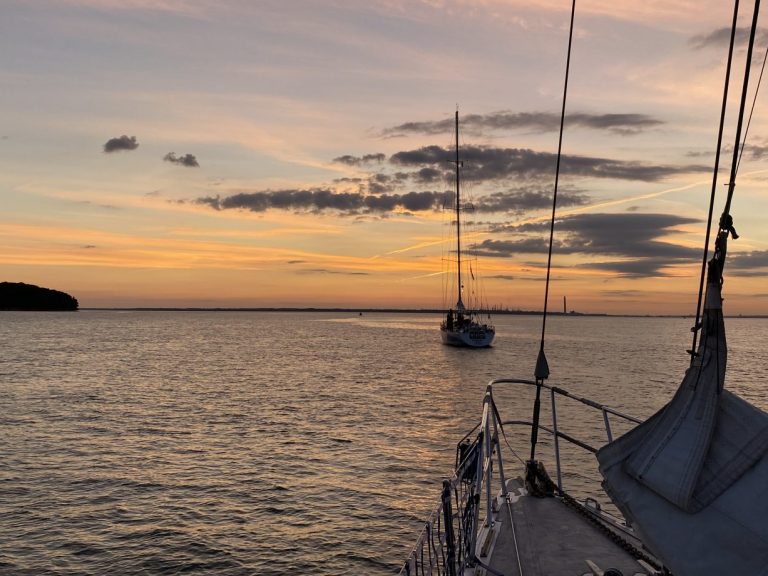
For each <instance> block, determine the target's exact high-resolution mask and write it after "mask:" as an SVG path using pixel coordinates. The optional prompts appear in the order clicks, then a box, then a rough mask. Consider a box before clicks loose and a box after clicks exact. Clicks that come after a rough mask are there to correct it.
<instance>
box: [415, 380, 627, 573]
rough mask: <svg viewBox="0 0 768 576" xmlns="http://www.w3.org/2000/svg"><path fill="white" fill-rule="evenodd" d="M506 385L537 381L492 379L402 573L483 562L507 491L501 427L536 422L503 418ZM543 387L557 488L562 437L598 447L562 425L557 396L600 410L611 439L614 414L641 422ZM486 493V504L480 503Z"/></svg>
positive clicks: (445, 569) (546, 429)
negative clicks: (484, 540) (499, 500)
mask: <svg viewBox="0 0 768 576" xmlns="http://www.w3.org/2000/svg"><path fill="white" fill-rule="evenodd" d="M507 384H512V385H518V386H530V387H534V388H535V387H536V386H537V385H538V384H537V383H536V382H535V381H533V380H524V379H511V378H500V379H496V380H493V381H491V382H490V383H489V384H488V386H487V388H486V392H485V397H484V399H483V416H482V419H481V421H480V424H479V425H478V426H477V427H476V428H475V429H473V431H472V432H470V434H468V435H467V436H465V437H464V438H463V439H462V441H461V442H460V443H459V444H460V446H461V445H462V444H463V445H464V446H465V448H464V449H463V451H462V452H461V453H462V457H461V458H460V459H458V465H457V466H456V471H455V473H454V475H453V477H452V478H450V479H448V480H444V481H443V492H442V496H441V500H440V503H439V504H438V506H437V508H436V509H435V511H434V512H433V513H432V515H431V516H430V518H429V520H427V522H426V523H425V526H424V529H423V530H422V532H421V534H420V535H419V537H418V539H417V541H416V545H415V546H414V548H413V549H412V551H411V553H410V554H409V555H408V557H407V560H406V561H405V563H404V565H403V567H402V569H401V570H400V574H401V575H404V576H417V575H422V576H427V575H430V576H432V575H438V576H443V575H445V576H458V575H461V574H463V573H464V569H465V568H468V567H472V566H474V565H476V564H477V563H479V560H478V558H477V556H476V551H477V547H478V537H479V534H480V533H481V532H482V531H485V532H487V531H488V530H490V529H491V528H492V521H493V517H494V510H493V503H494V494H495V493H499V492H500V493H501V495H502V496H504V497H506V496H507V482H506V478H505V475H504V463H503V460H502V456H501V446H500V444H499V430H502V429H503V426H505V425H523V426H531V427H532V426H533V422H531V421H528V420H504V421H503V420H502V419H501V417H500V416H499V412H498V410H497V409H496V404H495V402H494V398H493V388H494V386H497V387H498V386H501V385H507ZM541 386H542V389H543V390H548V391H549V394H550V404H551V412H552V424H551V426H545V425H543V424H541V423H539V430H542V431H544V432H547V433H549V434H550V435H551V436H552V437H553V438H554V452H555V465H556V473H557V487H558V490H560V491H561V492H562V491H563V481H562V476H563V474H562V463H561V457H560V440H561V439H563V440H565V441H567V442H569V443H571V444H574V445H576V446H578V447H580V448H582V449H584V450H587V451H589V452H592V453H595V452H597V450H598V449H597V448H595V447H594V446H592V445H590V444H589V443H588V442H586V441H584V440H581V439H579V438H576V437H574V436H572V435H570V434H567V433H566V432H563V431H562V430H560V429H559V428H558V422H557V408H558V405H557V399H558V398H559V397H562V398H565V399H568V400H572V401H575V402H577V403H580V404H582V405H584V406H587V407H588V408H591V409H594V410H598V411H599V412H600V413H601V414H602V420H603V427H604V430H605V435H606V440H607V441H608V442H611V441H612V440H613V431H612V427H611V417H614V418H619V419H621V420H624V421H626V422H630V423H634V424H639V423H640V422H641V420H639V419H637V418H635V417H633V416H630V415H628V414H624V413H623V412H620V411H619V410H615V409H613V408H611V407H609V406H605V405H603V404H600V403H598V402H595V401H593V400H590V399H588V398H583V397H581V396H577V395H575V394H572V393H570V392H568V391H567V390H564V389H562V388H558V387H556V386H549V385H548V384H546V383H542V384H541ZM475 431H477V435H476V436H475V438H474V440H470V436H471V434H472V433H474V432H475ZM458 452H459V449H458V448H457V453H458ZM494 454H495V455H496V456H497V458H496V464H497V465H498V474H497V481H498V487H497V488H494V486H493V479H494ZM483 493H484V495H485V498H484V506H483V507H481V500H482V499H483V498H482V496H483ZM481 519H482V530H481Z"/></svg>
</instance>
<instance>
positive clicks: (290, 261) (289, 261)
mask: <svg viewBox="0 0 768 576" xmlns="http://www.w3.org/2000/svg"><path fill="white" fill-rule="evenodd" d="M305 262H306V260H288V262H286V264H304V263H305Z"/></svg>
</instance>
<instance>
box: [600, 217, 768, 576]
mask: <svg viewBox="0 0 768 576" xmlns="http://www.w3.org/2000/svg"><path fill="white" fill-rule="evenodd" d="M727 237H728V232H727V231H721V233H720V234H719V237H718V250H716V254H715V257H714V258H713V259H712V260H711V261H710V263H709V273H708V280H707V291H706V297H705V305H704V315H703V325H702V334H701V341H700V344H699V346H698V349H697V351H696V352H697V353H696V357H695V359H694V361H693V363H692V364H691V366H690V368H689V369H688V370H687V372H686V374H685V377H684V378H683V381H682V383H681V384H680V387H679V388H678V390H677V392H676V394H675V396H674V397H673V398H672V400H671V401H670V402H669V404H667V405H666V406H665V407H664V408H662V409H661V410H660V411H659V412H657V413H656V414H655V415H653V416H652V417H651V418H649V419H648V420H647V421H646V422H644V423H643V424H641V425H639V426H637V427H636V428H634V429H633V430H631V431H630V432H628V433H627V434H625V435H624V436H622V437H621V438H619V439H617V440H616V441H614V442H612V443H610V444H608V445H607V446H605V447H603V448H602V449H601V450H600V451H599V452H598V454H597V458H598V461H599V463H600V472H601V474H602V475H603V479H604V481H603V487H604V488H605V490H606V492H607V493H608V495H609V496H610V497H611V499H612V500H613V502H614V503H615V504H616V505H617V506H618V507H619V508H620V509H621V511H622V513H623V514H624V516H625V518H626V519H627V521H628V522H630V523H631V524H632V525H633V527H634V528H635V530H636V531H637V532H638V533H639V534H640V536H641V538H642V539H643V541H644V542H645V544H646V545H647V546H648V548H649V549H650V550H651V551H652V552H653V553H654V554H655V555H656V556H657V557H659V558H660V559H661V560H662V561H663V562H664V563H665V564H666V565H667V566H668V567H669V568H670V569H671V570H672V572H673V573H674V574H676V575H677V576H687V575H696V576H707V575H726V574H739V575H744V576H746V575H753V574H754V575H758V574H760V575H766V574H768V521H766V518H768V457H767V454H768V414H766V413H765V412H763V411H762V410H760V409H759V408H757V407H755V406H752V405H751V404H749V403H748V402H746V401H745V400H743V399H741V398H739V397H738V396H736V395H735V394H733V393H731V392H728V391H727V390H725V389H724V384H725V374H726V370H725V369H726V355H727V351H726V340H725V325H724V322H723V310H722V299H721V296H720V287H721V273H722V266H723V260H724V257H725V244H726V241H727Z"/></svg>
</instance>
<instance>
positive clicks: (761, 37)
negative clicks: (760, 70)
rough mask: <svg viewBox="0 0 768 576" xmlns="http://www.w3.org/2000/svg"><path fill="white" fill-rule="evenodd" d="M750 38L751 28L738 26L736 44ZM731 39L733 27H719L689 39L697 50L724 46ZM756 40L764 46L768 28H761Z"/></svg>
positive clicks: (767, 38) (743, 42)
mask: <svg viewBox="0 0 768 576" xmlns="http://www.w3.org/2000/svg"><path fill="white" fill-rule="evenodd" d="M748 39H749V28H737V29H736V44H737V45H738V46H743V45H745V44H746V43H747V41H748ZM730 41H731V29H730V28H718V29H716V30H713V31H711V32H708V33H706V34H698V35H696V36H693V37H692V38H691V39H690V40H689V44H690V45H691V46H692V47H693V48H694V49H696V50H702V49H705V48H722V47H724V46H727V45H728V43H729V42H730ZM755 42H756V43H757V44H758V45H759V46H764V45H765V44H766V43H768V30H765V29H759V30H758V31H757V36H756V38H755Z"/></svg>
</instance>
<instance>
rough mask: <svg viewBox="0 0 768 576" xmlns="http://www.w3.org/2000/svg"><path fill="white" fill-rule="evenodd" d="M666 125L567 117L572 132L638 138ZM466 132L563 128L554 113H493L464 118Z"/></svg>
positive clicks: (635, 117) (392, 132) (388, 131)
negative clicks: (600, 133)
mask: <svg viewBox="0 0 768 576" xmlns="http://www.w3.org/2000/svg"><path fill="white" fill-rule="evenodd" d="M662 124H664V122H663V121H662V120H658V119H656V118H653V117H652V116H649V115H647V114H637V113H626V114H587V113H584V112H575V113H570V114H568V115H567V116H566V126H568V128H571V129H572V128H589V129H592V130H606V131H609V132H614V133H617V134H622V135H632V134H638V133H640V132H642V131H644V130H648V129H650V128H656V127H658V126H660V125H662ZM453 125H454V120H453V118H448V119H443V120H426V121H421V122H405V123H403V124H399V125H398V126H393V127H390V128H385V129H384V130H382V132H381V135H382V136H384V137H396V136H405V135H407V134H427V135H435V134H449V133H450V131H451V130H452V128H453ZM461 125H462V128H463V130H464V131H466V132H469V133H474V134H482V133H484V132H486V131H493V130H504V131H509V130H526V131H537V132H555V131H557V130H558V129H559V127H560V115H559V114H555V113H554V112H506V111H502V112H491V113H489V114H467V115H464V116H462V117H461Z"/></svg>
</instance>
